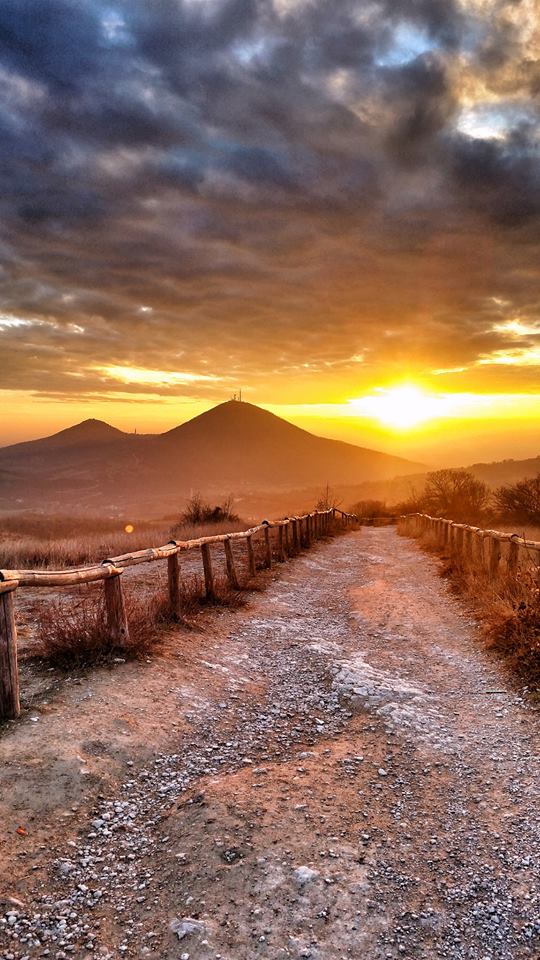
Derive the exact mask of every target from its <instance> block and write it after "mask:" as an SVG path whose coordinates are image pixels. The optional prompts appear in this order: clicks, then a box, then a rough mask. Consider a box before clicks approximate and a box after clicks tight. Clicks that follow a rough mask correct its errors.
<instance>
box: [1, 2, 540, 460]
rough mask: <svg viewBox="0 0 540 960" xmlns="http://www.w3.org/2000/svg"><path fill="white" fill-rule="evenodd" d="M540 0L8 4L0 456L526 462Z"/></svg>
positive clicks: (538, 165) (537, 196)
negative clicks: (129, 433) (106, 435)
mask: <svg viewBox="0 0 540 960" xmlns="http://www.w3.org/2000/svg"><path fill="white" fill-rule="evenodd" d="M538 23H539V18H538V7H537V3H536V0H521V2H519V0H512V2H504V0H501V2H497V0H469V2H465V0H463V2H461V3H459V2H457V0H454V2H452V0H380V2H369V0H368V2H360V0H354V2H352V0H351V2H349V0H334V2H329V0H325V2H317V0H124V2H115V0H106V2H100V0H71V2H70V0H2V3H1V5H0V85H1V88H2V95H1V100H0V128H1V129H0V179H1V189H0V204H1V212H2V215H1V218H0V220H1V225H0V231H1V234H0V249H1V261H0V284H1V300H0V399H1V402H2V411H3V415H2V418H1V421H0V444H5V443H12V442H15V441H16V440H19V439H27V438H33V437H36V436H40V435H44V434H46V433H51V432H53V431H54V430H57V429H60V428H62V427H65V426H67V425H69V424H71V423H74V422H76V421H78V420H82V419H84V418H86V417H99V418H101V419H105V420H107V421H108V422H110V423H113V424H114V425H115V426H119V427H121V428H123V429H127V430H133V429H135V428H137V429H138V430H139V431H140V432H143V431H154V430H164V429H167V428H169V427H171V426H174V425H175V424H177V423H179V422H181V421H182V420H185V419H187V418H188V417H190V416H193V415H195V414H196V413H199V412H201V411H202V410H204V409H207V408H208V407H209V406H211V405H213V404H215V403H217V402H220V401H222V400H226V399H229V397H230V396H231V395H232V394H233V393H234V392H235V391H238V389H239V388H240V387H242V389H243V396H244V398H245V399H246V400H249V401H251V402H254V403H259V404H261V405H263V406H265V407H267V408H268V409H271V410H273V411H274V412H276V413H278V414H281V415H283V416H286V417H287V418H288V419H291V420H294V422H296V423H298V424H300V425H302V426H306V427H307V428H308V429H312V430H314V431H315V432H318V433H321V434H323V435H326V436H336V437H339V438H342V439H347V440H351V441H352V442H356V443H359V444H365V445H369V446H373V447H378V448H379V449H383V450H389V451H393V452H396V453H401V454H403V455H406V456H410V457H411V458H415V459H418V458H420V459H422V460H423V461H424V462H428V463H442V462H447V463H453V464H458V463H468V462H472V461H474V460H479V459H489V460H493V459H502V458H504V457H525V456H533V455H537V454H539V453H540V436H539V430H538V427H539V424H540V284H539V264H540V156H539V154H540V136H539V129H540V128H539V124H538V112H539V104H540V32H539V26H538Z"/></svg>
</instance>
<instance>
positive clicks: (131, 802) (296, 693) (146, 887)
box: [0, 528, 540, 960]
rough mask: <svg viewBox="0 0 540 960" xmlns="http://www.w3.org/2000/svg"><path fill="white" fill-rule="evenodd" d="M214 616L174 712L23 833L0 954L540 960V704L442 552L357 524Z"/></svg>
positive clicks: (0, 927) (13, 959) (12, 957)
mask: <svg viewBox="0 0 540 960" xmlns="http://www.w3.org/2000/svg"><path fill="white" fill-rule="evenodd" d="M219 629H220V630H221V635H220V636H219V637H218V639H219V643H213V645H211V646H210V647H209V649H208V652H207V653H206V655H205V651H204V649H201V646H200V645H201V639H200V637H194V638H193V640H192V641H191V642H192V643H194V644H195V643H196V644H198V645H199V650H198V655H199V659H198V661H197V670H198V671H199V673H198V674H197V672H195V674H194V675H193V676H191V684H192V688H193V689H195V690H197V689H198V691H199V695H198V696H196V695H193V696H191V698H187V697H186V698H181V697H177V696H174V695H171V696H169V701H170V706H169V707H168V709H170V716H171V717H178V718H179V719H178V724H179V729H177V728H173V727H172V721H171V727H170V730H169V732H168V733H167V735H166V736H164V734H163V725H160V726H159V735H158V733H156V736H155V741H154V743H153V746H154V747H155V750H154V754H153V755H151V754H150V752H149V751H147V752H146V754H145V755H144V756H142V754H141V751H136V750H134V751H133V755H132V759H128V760H126V762H125V766H124V769H123V779H122V782H121V783H119V785H118V787H117V788H115V790H114V791H108V792H107V791H104V792H103V793H101V794H99V793H96V795H95V797H94V798H93V802H92V808H91V809H90V810H89V812H88V819H86V814H85V815H84V816H82V815H81V820H80V822H79V823H78V824H77V825H76V829H75V832H74V833H73V836H72V838H71V839H69V840H67V839H65V838H63V837H62V835H61V834H60V835H59V834H58V832H57V831H55V830H54V829H53V824H51V837H52V839H51V843H50V844H49V845H47V844H41V846H40V847H38V848H36V849H35V850H34V851H33V854H32V861H31V862H32V866H31V867H30V865H29V868H28V870H27V871H26V874H25V875H24V877H23V879H22V880H21V881H20V882H19V883H18V885H17V887H16V889H15V891H11V893H12V894H13V896H12V898H11V899H9V897H6V898H5V902H4V906H3V907H2V906H1V903H0V910H3V916H2V918H1V920H0V957H1V958H2V960H21V958H24V957H28V958H30V957H32V958H34V957H53V958H58V960H63V958H65V957H83V958H86V957H88V958H89V957H96V956H100V957H110V958H112V957H114V958H116V957H141V958H142V957H147V958H156V960H157V958H176V960H210V958H216V960H219V958H222V960H244V958H245V960H251V958H259V957H260V958H266V960H278V958H287V957H293V958H301V957H303V958H312V960H341V958H366V960H371V958H373V960H378V958H381V960H382V958H384V960H386V958H395V957H396V958H397V957H405V958H410V960H413V958H414V960H418V958H425V960H428V958H429V960H431V958H439V957H444V958H456V960H457V958H471V960H520V958H536V960H537V958H538V957H539V956H540V910H539V899H540V885H539V879H540V859H539V854H540V829H539V825H540V812H539V809H538V755H539V751H538V747H539V730H540V723H539V715H538V712H537V711H536V710H535V708H534V707H532V706H531V705H529V704H528V703H527V702H526V701H525V700H524V699H523V698H522V697H521V696H520V695H519V694H518V693H517V692H516V690H515V689H514V688H512V687H511V686H510V685H509V682H508V680H507V679H506V677H505V674H504V672H503V670H502V668H501V667H500V666H499V664H498V663H497V661H496V660H494V659H492V658H490V657H489V656H488V654H486V653H485V652H484V651H483V649H482V647H481V645H480V643H479V639H478V637H477V636H476V628H475V625H474V622H473V620H472V618H471V616H470V615H469V614H468V613H467V610H466V608H465V606H464V605H463V604H462V603H460V601H459V600H457V599H456V598H455V597H453V596H452V595H451V594H450V593H449V591H448V589H447V586H446V585H445V583H444V581H442V580H441V579H440V578H439V577H438V575H437V567H436V561H435V560H433V559H432V558H431V557H429V556H426V555H424V554H422V553H421V552H420V551H419V550H418V548H417V546H416V544H415V543H412V542H411V541H409V540H406V539H401V538H399V537H397V535H396V533H395V530H394V529H393V528H380V529H373V528H366V529H364V530H363V531H361V532H359V533H351V534H348V535H346V536H344V537H341V538H338V539H337V540H334V541H333V542H330V543H328V544H321V545H319V546H318V547H317V548H315V549H314V550H313V551H312V552H310V553H309V554H306V555H304V556H302V557H301V558H299V559H297V560H296V561H294V562H292V563H290V564H287V565H286V566H284V567H282V568H281V571H280V576H279V577H278V578H277V579H276V580H275V581H274V582H272V583H271V584H270V586H269V588H268V590H267V591H266V592H265V593H263V594H261V595H258V596H255V597H254V598H253V599H252V600H250V603H249V606H248V607H247V608H246V609H245V610H243V611H241V612H240V613H237V614H235V615H234V616H233V615H230V616H228V617H226V618H225V619H224V620H223V622H222V623H221V626H220V627H219ZM214 639H215V638H214ZM205 657H206V658H205ZM145 669H146V668H145V666H144V665H142V666H141V667H140V670H141V671H144V670H145ZM197 676H200V685H199V686H198V682H197ZM209 677H210V680H208V678H209ZM213 678H215V681H214V680H213ZM66 709H67V708H66ZM48 719H49V718H48V717H44V718H43V719H42V721H41V723H42V727H41V730H42V735H45V734H43V731H45V733H46V723H47V721H48ZM180 721H181V722H180ZM21 729H22V728H21ZM10 736H11V737H12V738H13V737H16V736H17V732H16V731H15V732H12V733H11V734H10ZM149 736H150V735H149ZM150 739H151V738H150ZM42 848H44V849H42ZM5 882H6V878H5V877H4V883H5ZM19 900H20V903H19V902H18V901H19Z"/></svg>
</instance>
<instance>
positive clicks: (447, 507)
mask: <svg viewBox="0 0 540 960" xmlns="http://www.w3.org/2000/svg"><path fill="white" fill-rule="evenodd" d="M422 501H423V510H424V511H425V512H427V513H430V514H432V515H433V516H435V517H447V518H448V519H449V520H454V521H456V522H460V523H463V522H465V523H466V522H477V523H478V521H479V520H480V518H481V517H482V515H483V514H484V512H485V510H486V509H487V507H488V505H489V501H490V492H489V488H488V486H487V484H485V483H483V482H482V480H477V479H476V477H474V476H473V474H472V473H469V471H468V470H434V471H433V472H432V473H428V474H427V476H426V482H425V487H424V493H423V496H422Z"/></svg>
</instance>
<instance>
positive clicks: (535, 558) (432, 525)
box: [398, 513, 540, 593]
mask: <svg viewBox="0 0 540 960" xmlns="http://www.w3.org/2000/svg"><path fill="white" fill-rule="evenodd" d="M398 530H399V531H400V532H401V533H404V534H405V535H408V536H413V537H418V536H430V537H432V539H433V540H435V542H436V543H438V544H439V545H440V546H442V547H444V548H445V549H446V550H447V551H448V552H449V553H450V554H451V555H452V556H453V557H455V558H456V559H457V561H458V562H459V563H460V564H461V565H462V566H463V567H464V568H468V569H470V570H473V569H476V570H478V569H480V570H482V572H483V573H484V574H485V575H486V576H487V578H488V579H489V580H491V581H492V582H496V581H499V580H503V579H505V580H506V581H507V582H508V585H509V586H511V585H512V584H517V583H518V576H519V575H520V574H521V573H527V574H529V575H530V576H529V577H528V578H522V580H521V581H520V582H521V585H522V587H523V588H524V589H525V590H527V582H529V590H530V591H532V592H533V593H534V592H536V591H538V588H539V587H540V543H539V542H538V541H536V540H526V539H525V538H524V537H520V536H518V534H516V533H503V532H502V531H500V530H483V529H481V528H480V527H472V526H470V525H469V524H467V523H454V521H452V520H446V519H445V518H444V517H430V516H428V515H427V514H425V513H412V514H407V515H406V516H402V517H400V518H399V520H398Z"/></svg>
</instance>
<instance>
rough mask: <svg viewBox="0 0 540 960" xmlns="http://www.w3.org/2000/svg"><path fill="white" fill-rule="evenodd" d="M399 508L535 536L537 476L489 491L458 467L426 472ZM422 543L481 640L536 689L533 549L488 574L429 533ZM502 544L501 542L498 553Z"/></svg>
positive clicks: (538, 633) (538, 592)
mask: <svg viewBox="0 0 540 960" xmlns="http://www.w3.org/2000/svg"><path fill="white" fill-rule="evenodd" d="M399 513H400V514H406V513H428V514H430V515H431V516H439V517H445V518H447V519H449V520H454V521H455V522H458V523H468V524H471V525H472V526H477V527H483V528H488V529H497V530H499V531H501V532H503V533H516V534H518V535H519V536H521V537H523V538H524V539H528V540H531V541H535V542H540V476H537V477H534V478H531V479H528V480H521V481H519V482H518V483H515V484H507V485H505V486H501V487H499V488H498V489H497V490H495V491H490V490H489V489H488V488H487V487H486V485H485V484H483V483H482V482H481V481H479V480H476V479H475V478H474V477H473V476H472V475H471V474H467V471H465V470H463V471H461V470H456V471H450V470H439V471H436V472H434V473H432V474H428V476H427V479H426V486H425V488H424V490H423V491H422V494H421V495H420V496H418V497H415V498H414V499H411V500H410V501H408V502H407V503H404V504H400V505H399ZM420 539H421V543H422V546H423V547H424V548H426V549H428V550H430V551H432V552H435V553H437V555H438V556H439V557H441V559H442V567H441V574H442V576H444V577H446V578H447V579H448V580H449V581H450V583H451V585H452V587H453V588H454V589H455V590H456V591H458V592H459V593H462V594H464V595H465V596H467V598H468V599H469V601H470V602H471V603H472V605H473V608H474V610H475V612H476V614H477V615H478V618H479V620H480V622H481V624H482V625H483V631H484V637H485V641H486V644H487V645H488V647H490V648H491V649H493V650H496V651H497V652H498V653H500V654H501V655H502V656H503V657H504V658H505V659H506V661H507V662H508V664H509V665H510V666H511V667H512V669H513V670H514V671H515V672H516V673H517V674H518V675H519V676H520V677H521V678H523V679H524V680H525V681H526V682H527V683H528V684H529V685H530V686H531V688H532V689H533V690H535V691H538V692H540V580H539V576H538V573H539V569H538V565H537V564H538V559H537V557H538V555H537V554H536V552H533V551H531V558H530V564H525V565H520V567H519V568H518V571H517V574H516V575H515V576H512V577H508V576H505V575H504V568H503V574H502V576H500V577H499V578H497V579H495V580H493V579H491V578H490V577H489V576H488V575H487V573H486V572H485V571H484V570H483V569H481V568H480V567H478V568H476V567H473V568H471V567H470V566H468V565H467V564H466V563H464V562H463V558H462V557H460V556H459V555H458V554H456V553H455V552H451V551H450V550H449V549H448V548H447V547H441V545H440V543H439V542H438V541H436V540H434V539H433V538H432V537H431V536H430V535H429V534H424V535H423V536H421V538H420ZM507 549H508V545H507V544H503V556H504V555H505V551H506V550H507Z"/></svg>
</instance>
